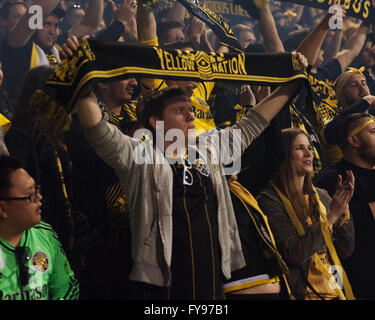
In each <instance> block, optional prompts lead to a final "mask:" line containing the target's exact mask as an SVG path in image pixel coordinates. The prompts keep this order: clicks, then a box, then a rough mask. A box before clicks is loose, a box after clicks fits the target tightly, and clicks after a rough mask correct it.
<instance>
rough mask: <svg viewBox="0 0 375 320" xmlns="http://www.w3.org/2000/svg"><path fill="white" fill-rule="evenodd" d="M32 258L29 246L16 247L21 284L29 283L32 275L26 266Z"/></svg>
mask: <svg viewBox="0 0 375 320" xmlns="http://www.w3.org/2000/svg"><path fill="white" fill-rule="evenodd" d="M30 259H31V252H30V249H29V248H28V247H17V248H16V261H17V265H18V270H19V279H20V284H21V286H22V287H23V286H26V285H27V284H28V283H29V280H30V275H29V268H28V267H27V266H26V264H27V262H28V261H29V260H30Z"/></svg>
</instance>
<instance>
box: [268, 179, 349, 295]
mask: <svg viewBox="0 0 375 320" xmlns="http://www.w3.org/2000/svg"><path fill="white" fill-rule="evenodd" d="M271 185H272V187H273V188H274V189H275V190H276V192H277V193H278V195H279V197H280V199H281V201H282V202H283V204H284V206H285V209H286V212H287V213H288V216H289V218H290V220H292V223H293V226H294V227H295V229H296V230H297V232H298V235H299V236H303V235H304V234H305V230H304V229H303V226H302V224H301V222H300V221H299V219H298V216H297V214H296V212H295V210H294V208H293V206H292V204H291V202H290V201H289V199H288V198H287V197H286V196H285V195H284V194H283V193H282V192H281V191H280V190H279V189H278V188H277V187H276V185H275V184H274V182H273V181H271ZM313 190H314V194H315V197H316V200H317V203H318V204H319V216H320V226H321V230H322V234H323V237H324V241H325V243H326V245H327V248H328V252H329V255H330V257H331V259H332V261H333V263H334V265H336V266H339V267H340V268H341V270H342V282H343V288H344V290H345V294H346V296H345V295H344V293H343V290H342V289H341V288H340V286H339V285H338V283H337V281H336V279H335V278H334V277H333V275H332V273H330V271H329V270H327V268H326V266H325V265H324V264H323V262H322V261H321V260H320V258H319V255H318V253H314V255H313V256H312V260H313V262H315V264H316V267H317V268H319V270H320V271H321V272H322V274H323V275H324V277H326V279H327V280H328V281H331V282H332V281H333V282H334V284H335V291H336V292H337V294H338V296H339V299H340V300H347V299H348V300H355V297H354V294H353V291H352V288H351V286H350V283H349V280H348V277H347V275H346V273H345V270H344V268H343V267H342V265H341V262H340V259H339V257H338V256H337V252H336V249H335V246H334V244H333V241H332V237H331V232H330V231H329V227H328V220H327V210H326V208H325V206H324V205H323V203H322V202H321V201H320V198H319V195H318V193H317V192H316V189H315V188H314V186H313Z"/></svg>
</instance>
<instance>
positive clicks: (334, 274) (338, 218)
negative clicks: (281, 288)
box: [258, 128, 354, 300]
mask: <svg viewBox="0 0 375 320" xmlns="http://www.w3.org/2000/svg"><path fill="white" fill-rule="evenodd" d="M282 139H283V147H284V161H283V162H282V164H281V165H280V168H279V170H278V171H277V172H276V174H275V175H274V177H273V179H272V180H271V182H270V186H269V187H268V188H267V189H266V190H264V191H263V192H261V193H260V194H259V196H258V203H259V206H260V208H261V209H262V210H263V212H264V213H265V214H266V215H267V217H268V220H269V224H270V227H271V230H272V232H273V234H274V237H275V241H276V246H277V248H278V249H279V251H280V253H281V254H282V256H283V258H284V260H285V262H286V264H287V265H288V268H289V273H288V276H287V279H288V283H289V286H290V289H291V291H292V295H293V296H294V298H295V299H298V300H303V299H305V300H319V299H322V300H332V299H342V300H344V299H354V296H353V293H352V290H351V287H350V284H349V282H348V279H347V276H346V274H345V271H344V270H343V268H342V266H341V263H340V257H341V258H346V257H348V256H350V255H351V253H352V251H353V249H354V227H353V221H352V218H351V215H350V212H349V209H348V203H349V200H350V199H351V197H352V195H353V191H354V176H353V173H352V172H350V171H348V172H347V173H346V175H347V176H346V179H345V182H343V177H341V176H339V178H338V182H337V188H336V193H335V195H334V196H333V198H332V199H331V198H330V197H329V195H328V193H327V192H326V191H325V190H323V189H319V188H315V187H314V185H313V183H312V174H313V153H312V146H311V143H310V141H309V139H308V136H307V135H306V134H305V132H304V131H303V130H302V129H298V128H289V129H284V130H282Z"/></svg>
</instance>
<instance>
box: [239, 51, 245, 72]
mask: <svg viewBox="0 0 375 320" xmlns="http://www.w3.org/2000/svg"><path fill="white" fill-rule="evenodd" d="M238 71H239V73H240V74H243V75H245V74H247V72H246V67H245V54H244V53H241V54H239V55H238Z"/></svg>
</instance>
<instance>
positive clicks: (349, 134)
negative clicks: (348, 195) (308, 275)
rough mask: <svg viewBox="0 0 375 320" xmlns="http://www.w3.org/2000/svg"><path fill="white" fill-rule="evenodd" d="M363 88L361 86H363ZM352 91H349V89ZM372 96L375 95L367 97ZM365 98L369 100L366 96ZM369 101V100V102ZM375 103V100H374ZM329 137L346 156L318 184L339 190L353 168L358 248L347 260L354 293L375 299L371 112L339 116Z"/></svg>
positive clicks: (330, 190) (374, 133)
mask: <svg viewBox="0 0 375 320" xmlns="http://www.w3.org/2000/svg"><path fill="white" fill-rule="evenodd" d="M359 90H360V89H359ZM347 93H348V92H347ZM368 98H371V99H372V101H371V102H373V101H374V100H375V98H374V97H373V96H369V97H366V99H368ZM363 101H365V100H364V99H363ZM362 103H363V104H364V102H362ZM366 103H367V102H366ZM372 104H373V103H372ZM327 129H329V130H328V132H325V137H326V139H327V141H328V142H329V143H331V144H333V143H336V144H337V145H339V146H340V148H341V150H342V153H343V159H342V160H341V161H340V162H338V163H335V164H330V165H328V166H326V167H324V168H323V169H322V170H321V171H320V173H319V174H318V175H317V177H316V181H315V184H316V186H318V187H320V188H323V189H325V190H327V191H328V193H329V194H330V195H331V196H332V195H333V194H334V192H335V188H336V184H337V179H338V175H340V174H343V173H345V171H346V170H351V171H352V172H353V174H354V176H355V181H356V187H355V190H354V195H353V197H352V199H351V201H350V203H349V208H350V212H351V214H352V216H353V221H354V229H355V249H354V252H353V254H352V255H351V256H350V257H349V258H348V259H346V260H344V261H342V262H343V267H344V269H345V270H346V272H347V274H348V277H349V281H350V283H351V285H352V288H353V292H354V295H355V296H356V298H358V299H374V298H375V293H374V290H373V284H374V283H375V274H374V272H373V270H374V268H375V250H374V246H373V243H374V241H375V221H374V218H375V188H374V185H375V122H374V118H373V117H372V116H371V115H369V114H368V113H354V114H349V115H346V116H341V117H337V118H336V119H334V120H333V121H332V122H330V123H329V124H328V126H327Z"/></svg>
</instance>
